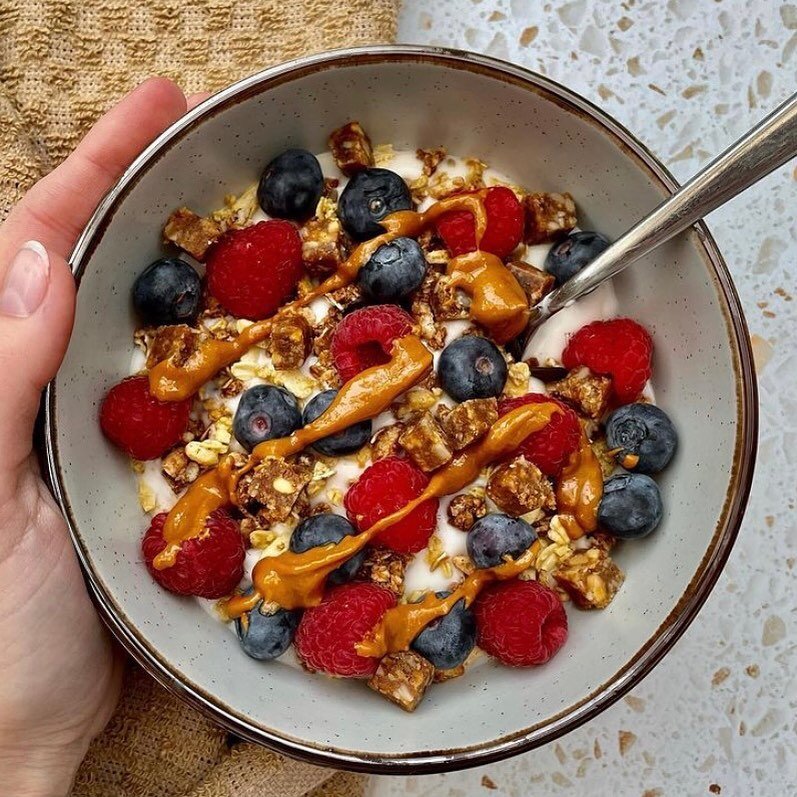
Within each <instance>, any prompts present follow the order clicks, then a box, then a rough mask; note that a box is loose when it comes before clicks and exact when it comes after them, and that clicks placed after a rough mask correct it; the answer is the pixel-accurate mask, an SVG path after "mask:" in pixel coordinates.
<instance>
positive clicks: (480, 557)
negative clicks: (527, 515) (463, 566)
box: [467, 512, 537, 567]
mask: <svg viewBox="0 0 797 797" xmlns="http://www.w3.org/2000/svg"><path fill="white" fill-rule="evenodd" d="M536 539H537V532H536V531H534V529H533V527H532V526H531V525H530V524H529V523H526V521H525V520H522V519H521V518H519V517H511V516H509V515H505V514H503V513H502V512H490V513H489V514H487V515H485V516H484V517H482V518H479V519H478V520H477V521H476V522H475V523H474V524H473V525H472V526H471V527H470V530H469V531H468V539H467V546H468V556H469V557H470V558H471V560H472V561H473V564H475V565H476V567H495V566H496V565H500V564H501V563H502V562H504V561H506V560H505V558H504V557H506V556H509V557H510V558H512V559H517V558H518V556H520V555H521V554H523V553H525V552H526V551H527V550H528V549H529V548H530V547H531V544H532V543H533V542H534V540H536Z"/></svg>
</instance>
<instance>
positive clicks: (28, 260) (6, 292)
mask: <svg viewBox="0 0 797 797" xmlns="http://www.w3.org/2000/svg"><path fill="white" fill-rule="evenodd" d="M49 281H50V258H49V257H48V256H47V250H46V249H45V248H44V247H43V246H42V245H41V244H40V243H39V242H38V241H28V242H27V243H26V244H23V246H22V248H21V249H20V250H19V252H17V253H16V255H14V259H13V260H12V261H11V265H10V266H9V267H8V271H6V275H5V279H4V280H3V287H2V288H1V289H0V314H2V315H7V316H12V317H14V318H27V317H28V316H29V315H32V314H33V313H35V312H36V310H37V309H38V307H39V305H40V304H41V303H42V300H43V299H44V295H45V294H46V293H47V285H48V283H49Z"/></svg>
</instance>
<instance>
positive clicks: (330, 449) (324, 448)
mask: <svg viewBox="0 0 797 797" xmlns="http://www.w3.org/2000/svg"><path fill="white" fill-rule="evenodd" d="M337 395H338V391H337V390H324V391H322V392H321V393H319V394H318V395H317V396H313V398H311V399H310V401H308V402H307V404H306V405H305V408H304V413H303V415H302V418H303V420H304V425H305V426H307V424H308V423H312V422H313V421H314V420H315V419H316V418H318V417H319V416H320V415H322V414H323V413H324V412H326V410H327V408H328V407H329V405H330V404H331V403H332V402H333V400H334V399H335V396H337ZM371 429H372V424H371V420H370V419H368V420H366V421H360V422H359V423H355V424H353V425H352V426H349V427H348V428H346V429H344V430H343V431H341V432H335V434H331V435H328V436H327V437H322V438H321V439H320V440H316V441H315V443H313V448H314V449H315V450H316V451H318V453H319V454H323V455H324V456H326V457H341V456H344V455H345V454H353V453H354V452H355V451H359V450H360V449H361V448H362V447H363V446H364V445H365V444H366V443H367V442H368V441H369V440H370V439H371Z"/></svg>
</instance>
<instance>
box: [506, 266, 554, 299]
mask: <svg viewBox="0 0 797 797" xmlns="http://www.w3.org/2000/svg"><path fill="white" fill-rule="evenodd" d="M507 268H508V269H509V270H510V271H511V272H512V275H513V276H514V277H515V279H516V280H517V281H518V282H519V283H520V287H521V288H523V291H524V292H525V294H526V296H527V297H528V300H529V306H530V307H533V306H534V305H535V304H537V303H538V302H539V301H540V300H541V299H542V298H543V297H544V296H546V295H547V294H549V293H550V292H551V291H552V290H553V287H554V284H555V282H556V280H555V279H554V277H553V275H552V274H549V273H548V272H547V271H543V270H542V269H539V268H536V267H535V266H532V265H531V264H530V263H526V262H525V261H524V260H512V261H511V262H509V263H507Z"/></svg>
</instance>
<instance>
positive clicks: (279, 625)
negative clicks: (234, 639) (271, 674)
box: [235, 601, 302, 661]
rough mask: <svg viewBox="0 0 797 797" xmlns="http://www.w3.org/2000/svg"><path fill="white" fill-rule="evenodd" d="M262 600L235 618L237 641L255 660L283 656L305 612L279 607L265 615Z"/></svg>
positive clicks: (269, 659) (267, 659)
mask: <svg viewBox="0 0 797 797" xmlns="http://www.w3.org/2000/svg"><path fill="white" fill-rule="evenodd" d="M262 609H263V601H260V603H258V604H257V606H255V608H254V609H252V611H250V612H247V613H246V614H244V615H242V616H241V617H239V618H238V619H237V620H236V621H235V630H236V631H237V632H238V641H239V642H240V643H241V647H242V648H243V649H244V653H246V654H247V655H248V656H251V657H252V658H253V659H260V660H261V661H271V659H276V658H277V656H281V655H282V654H283V653H284V652H285V651H286V650H287V649H288V648H289V647H290V645H291V642H293V636H294V634H295V633H296V627H297V626H298V625H299V620H300V619H301V616H302V613H301V612H300V611H287V610H286V609H277V611H276V612H274V613H272V614H264V613H263V611H262Z"/></svg>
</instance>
